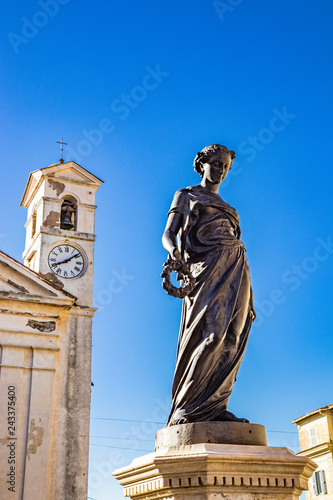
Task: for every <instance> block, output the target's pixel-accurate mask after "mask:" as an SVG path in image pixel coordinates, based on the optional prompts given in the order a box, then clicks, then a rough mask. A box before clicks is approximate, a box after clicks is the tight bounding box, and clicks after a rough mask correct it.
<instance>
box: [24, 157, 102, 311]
mask: <svg viewBox="0 0 333 500" xmlns="http://www.w3.org/2000/svg"><path fill="white" fill-rule="evenodd" d="M102 182H103V181H101V180H100V179H99V178H98V177H96V176H95V175H93V174H91V173H90V172H88V170H86V169H84V168H83V167H81V166H80V165H78V164H77V163H75V162H74V161H70V162H66V163H64V162H63V160H60V163H58V164H55V165H51V166H49V167H46V168H43V169H40V170H36V171H34V172H32V173H31V174H30V176H29V179H28V183H27V186H26V189H25V191H24V195H23V198H22V201H21V205H22V206H24V207H26V208H27V209H28V217H27V222H26V225H25V227H26V243H25V250H24V252H23V259H24V264H25V265H26V266H27V267H29V268H30V269H32V270H33V271H36V272H37V273H39V274H41V275H42V276H43V277H44V278H46V279H48V280H50V281H53V282H54V283H55V284H57V285H58V286H60V287H61V288H64V289H65V290H66V291H67V292H70V293H71V294H72V295H74V296H75V297H77V299H78V300H77V303H78V304H81V305H84V306H92V286H93V268H94V242H95V239H96V237H95V234H94V226H95V210H96V206H95V193H96V191H97V189H98V188H99V187H100V185H101V184H102Z"/></svg>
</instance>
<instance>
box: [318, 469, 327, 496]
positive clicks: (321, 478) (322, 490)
mask: <svg viewBox="0 0 333 500" xmlns="http://www.w3.org/2000/svg"><path fill="white" fill-rule="evenodd" d="M318 476H319V481H320V493H326V484H325V472H324V471H323V470H320V471H318Z"/></svg>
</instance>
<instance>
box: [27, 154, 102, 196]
mask: <svg viewBox="0 0 333 500" xmlns="http://www.w3.org/2000/svg"><path fill="white" fill-rule="evenodd" d="M45 177H47V178H54V179H67V180H70V181H72V182H78V183H84V184H89V185H90V186H91V187H92V188H95V189H98V188H99V186H100V185H101V184H102V183H103V181H102V180H101V179H99V178H98V177H96V175H94V174H92V173H91V172H89V171H88V170H86V169H85V168H83V167H81V165H79V164H78V163H76V162H75V161H68V162H66V163H56V164H54V165H50V166H49V167H46V168H41V169H40V170H35V171H34V172H31V174H30V175H29V179H28V182H27V185H26V188H25V191H24V194H23V197H22V200H21V206H27V202H28V200H29V199H30V198H31V196H32V195H33V193H34V192H35V190H36V189H37V187H38V185H39V183H40V182H41V180H42V178H45Z"/></svg>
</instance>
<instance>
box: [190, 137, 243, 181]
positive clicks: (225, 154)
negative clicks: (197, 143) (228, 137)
mask: <svg viewBox="0 0 333 500" xmlns="http://www.w3.org/2000/svg"><path fill="white" fill-rule="evenodd" d="M235 157H236V153H235V151H232V150H231V149H228V148H227V147H226V146H221V144H210V145H209V146H206V147H205V148H203V149H202V150H201V151H200V152H199V153H197V155H196V157H195V158H194V162H193V167H194V170H195V171H196V172H197V173H198V174H199V175H200V176H201V177H204V175H205V165H207V164H209V165H210V166H212V167H213V166H214V165H216V167H217V168H218V165H221V164H222V165H225V166H226V168H225V173H224V175H223V176H222V177H223V178H221V181H222V180H223V179H224V178H225V177H226V175H227V173H228V171H229V170H230V168H231V164H232V161H233V159H234V158H235Z"/></svg>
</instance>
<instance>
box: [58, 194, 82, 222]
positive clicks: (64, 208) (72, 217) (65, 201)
mask: <svg viewBox="0 0 333 500" xmlns="http://www.w3.org/2000/svg"><path fill="white" fill-rule="evenodd" d="M77 203H78V199H77V198H75V196H73V195H70V194H66V195H64V196H63V197H62V204H61V211H60V228H61V229H65V230H67V231H76V228H77Z"/></svg>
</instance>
